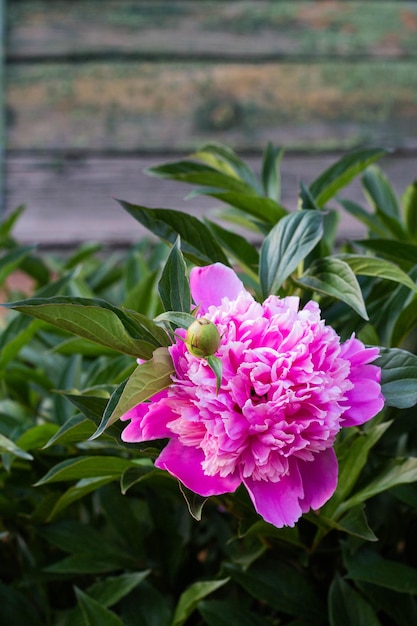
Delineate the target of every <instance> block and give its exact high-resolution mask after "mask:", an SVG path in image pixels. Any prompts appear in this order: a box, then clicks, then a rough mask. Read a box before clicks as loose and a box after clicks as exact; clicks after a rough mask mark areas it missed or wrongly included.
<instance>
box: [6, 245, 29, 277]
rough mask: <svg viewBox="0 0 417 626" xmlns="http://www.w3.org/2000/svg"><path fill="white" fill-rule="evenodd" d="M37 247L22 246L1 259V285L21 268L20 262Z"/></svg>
mask: <svg viewBox="0 0 417 626" xmlns="http://www.w3.org/2000/svg"><path fill="white" fill-rule="evenodd" d="M34 248H35V246H22V247H18V248H14V249H13V250H12V251H11V252H7V253H6V254H5V255H3V256H2V258H1V259H0V285H2V284H3V283H4V281H5V280H6V278H7V276H8V275H9V274H11V273H12V272H13V270H15V269H16V268H17V267H19V264H20V262H21V261H22V260H23V259H24V257H25V256H27V255H28V254H29V253H30V252H32V250H33V249H34Z"/></svg>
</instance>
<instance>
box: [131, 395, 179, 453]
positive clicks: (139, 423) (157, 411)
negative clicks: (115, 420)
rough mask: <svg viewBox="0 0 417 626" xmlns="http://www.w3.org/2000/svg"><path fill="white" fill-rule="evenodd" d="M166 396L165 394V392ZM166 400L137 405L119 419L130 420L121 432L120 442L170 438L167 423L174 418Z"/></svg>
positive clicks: (170, 432)
mask: <svg viewBox="0 0 417 626" xmlns="http://www.w3.org/2000/svg"><path fill="white" fill-rule="evenodd" d="M165 394H166V392H165ZM176 417H177V416H176V414H175V413H173V412H172V410H171V408H170V406H169V404H168V402H167V398H163V399H161V400H159V402H154V403H153V402H152V403H143V404H138V406H136V407H134V408H133V409H131V410H130V411H128V413H126V414H125V415H123V417H121V418H120V419H122V420H127V419H130V424H129V425H128V426H126V428H125V429H124V430H123V432H122V440H123V441H126V442H128V443H136V442H141V441H151V440H152V439H165V438H167V437H171V435H172V431H171V430H169V428H168V427H167V423H168V422H171V421H172V420H174V419H175V418H176Z"/></svg>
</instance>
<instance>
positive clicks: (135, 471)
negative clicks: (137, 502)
mask: <svg viewBox="0 0 417 626" xmlns="http://www.w3.org/2000/svg"><path fill="white" fill-rule="evenodd" d="M138 461H139V460H138ZM140 461H145V462H144V463H143V464H141V465H139V463H138V465H134V466H132V467H128V468H127V470H126V471H125V472H123V474H122V476H121V478H120V491H121V492H122V494H123V495H125V494H126V493H127V491H128V490H129V489H130V488H131V487H133V485H136V484H137V483H140V482H142V481H143V480H145V479H147V478H150V476H151V475H152V476H153V475H155V474H156V473H157V472H158V471H159V470H156V469H155V467H154V465H153V463H152V461H150V460H149V459H140ZM164 476H166V474H164Z"/></svg>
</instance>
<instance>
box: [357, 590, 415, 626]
mask: <svg viewBox="0 0 417 626" xmlns="http://www.w3.org/2000/svg"><path fill="white" fill-rule="evenodd" d="M355 582H356V585H357V587H359V589H360V590H361V591H362V593H363V594H364V595H365V596H366V597H367V598H368V599H369V600H370V601H371V602H372V605H373V606H374V607H375V608H376V609H377V610H378V611H384V612H385V613H386V614H387V615H389V616H390V617H391V618H392V620H393V622H392V623H393V624H395V625H396V626H410V624H417V605H416V601H415V598H414V597H413V596H412V595H408V594H403V593H400V592H396V591H391V590H390V589H387V588H386V587H378V586H377V585H372V584H370V583H364V582H362V581H358V580H356V581H355Z"/></svg>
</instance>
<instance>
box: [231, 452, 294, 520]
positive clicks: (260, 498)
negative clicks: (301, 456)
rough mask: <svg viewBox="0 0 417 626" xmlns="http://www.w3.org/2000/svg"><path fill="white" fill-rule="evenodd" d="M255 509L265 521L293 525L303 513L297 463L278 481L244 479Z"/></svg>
mask: <svg viewBox="0 0 417 626" xmlns="http://www.w3.org/2000/svg"><path fill="white" fill-rule="evenodd" d="M243 482H244V484H245V486H246V489H247V490H248V492H249V495H250V497H251V499H252V502H253V504H254V507H255V509H256V510H257V512H258V513H259V515H261V516H262V517H263V518H264V520H265V521H266V522H269V523H270V524H273V525H274V526H277V528H282V527H283V526H294V524H295V522H296V521H297V520H298V519H299V518H300V517H301V515H302V514H303V511H302V508H301V506H300V500H301V499H302V498H303V496H304V491H303V484H302V480H301V475H300V472H299V471H298V467H297V464H296V463H294V464H292V467H291V469H290V472H289V473H288V474H287V475H286V476H283V477H282V478H281V479H280V480H279V482H276V483H273V482H269V481H265V480H252V479H250V478H249V479H247V478H245V479H244V481H243Z"/></svg>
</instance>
